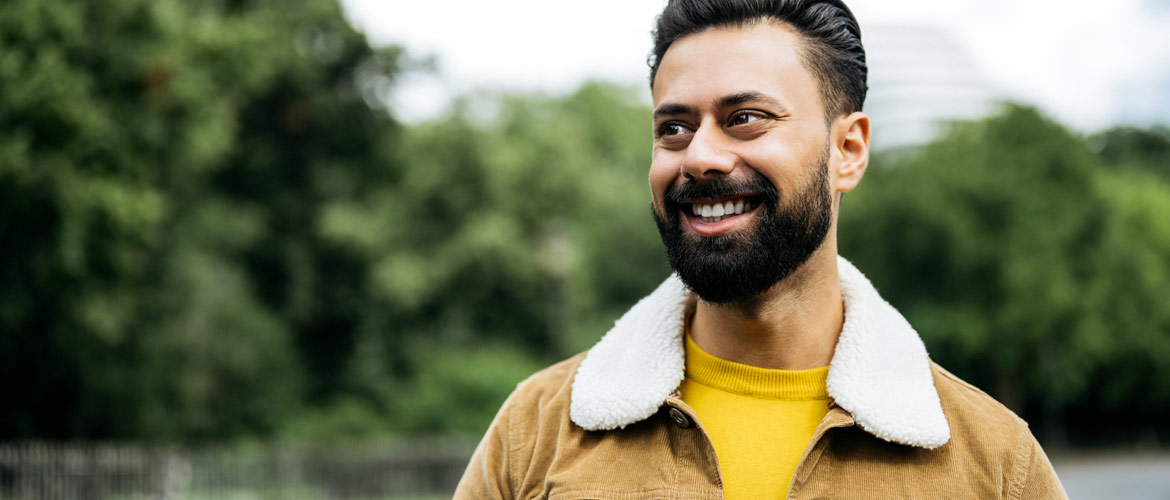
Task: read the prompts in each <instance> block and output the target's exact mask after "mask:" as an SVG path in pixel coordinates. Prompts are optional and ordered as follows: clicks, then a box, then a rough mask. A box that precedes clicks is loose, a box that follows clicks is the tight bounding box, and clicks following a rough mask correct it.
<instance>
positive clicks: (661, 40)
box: [647, 0, 867, 120]
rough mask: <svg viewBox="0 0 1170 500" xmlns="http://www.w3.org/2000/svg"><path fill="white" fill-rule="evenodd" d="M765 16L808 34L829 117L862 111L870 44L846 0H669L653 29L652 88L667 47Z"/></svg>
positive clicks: (809, 59)
mask: <svg viewBox="0 0 1170 500" xmlns="http://www.w3.org/2000/svg"><path fill="white" fill-rule="evenodd" d="M760 21H780V22H784V23H786V24H788V25H789V26H791V27H792V28H794V29H795V30H796V32H798V33H800V34H801V35H802V36H803V38H804V39H805V42H806V44H805V47H803V49H804V50H803V57H802V60H803V61H804V64H805V67H807V68H808V70H809V71H810V72H811V73H812V74H813V77H814V78H816V79H817V82H818V83H820V86H821V100H822V101H823V102H822V104H824V106H825V117H826V119H830V120H831V119H832V118H835V117H837V116H839V115H841V114H843V113H851V112H853V111H860V110H861V106H862V104H863V103H864V102H865V91H866V83H865V80H866V74H867V70H866V66H865V48H864V47H862V45H861V28H860V27H858V25H857V19H856V18H854V17H853V13H852V12H850V11H849V7H846V6H845V4H844V3H843V2H841V0H670V3H669V4H667V6H666V8H665V9H663V10H662V14H660V15H659V16H658V23H657V25H656V26H655V28H654V52H653V53H652V54H650V57H649V58H648V60H647V63H648V64H649V65H650V87H651V88H653V87H654V76H655V75H656V74H657V73H658V65H659V64H660V63H661V62H662V56H663V55H664V54H666V49H668V48H670V45H671V44H672V43H674V41H675V40H678V39H679V38H682V37H684V36H687V35H690V34H693V33H697V32H700V31H703V30H706V29H708V28H718V27H728V26H746V25H750V24H754V23H757V22H760Z"/></svg>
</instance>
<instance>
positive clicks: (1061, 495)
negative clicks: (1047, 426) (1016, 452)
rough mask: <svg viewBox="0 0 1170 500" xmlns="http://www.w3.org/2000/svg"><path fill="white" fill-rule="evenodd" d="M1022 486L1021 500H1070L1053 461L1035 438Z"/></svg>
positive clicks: (1019, 497)
mask: <svg viewBox="0 0 1170 500" xmlns="http://www.w3.org/2000/svg"><path fill="white" fill-rule="evenodd" d="M1021 486H1022V488H1021V489H1020V495H1019V496H1017V497H1016V498H1018V499H1020V500H1048V499H1058V500H1068V495H1067V494H1066V493H1065V492H1064V486H1061V484H1060V478H1058V477H1056V470H1055V469H1053V468H1052V462H1050V461H1049V460H1048V456H1047V455H1045V454H1044V450H1043V449H1041V448H1040V443H1038V442H1036V439H1035V438H1033V439H1032V453H1031V460H1029V463H1028V464H1027V465H1026V468H1025V469H1024V477H1023V478H1022V481H1021Z"/></svg>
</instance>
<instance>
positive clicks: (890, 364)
mask: <svg viewBox="0 0 1170 500" xmlns="http://www.w3.org/2000/svg"><path fill="white" fill-rule="evenodd" d="M837 268H838V269H837V271H838V275H839V276H840V280H841V296H842V298H843V300H844V305H845V324H844V326H843V327H842V329H841V336H840V338H839V339H838V340H837V348H836V351H835V352H834V353H833V360H832V361H831V362H830V364H829V377H828V382H827V386H828V392H829V396H831V397H832V398H833V399H834V400H836V403H837V405H839V406H840V407H841V408H843V409H845V410H846V411H848V412H849V413H850V414H852V415H853V420H854V421H855V422H856V423H857V425H858V426H860V427H861V428H862V429H864V430H865V431H866V432H869V433H870V434H873V435H875V436H877V437H879V438H882V439H885V440H887V441H892V442H895V443H901V444H904V445H909V446H918V447H922V448H928V449H933V448H937V447H939V446H942V445H943V444H946V442H947V441H948V440H949V439H950V435H951V432H950V427H949V426H948V425H947V419H946V417H945V416H944V415H943V411H942V406H941V405H940V404H939V399H938V392H936V391H935V388H934V379H933V378H932V376H931V371H930V358H929V357H927V354H926V347H925V346H924V345H923V344H922V340H921V339H920V338H919V337H918V333H917V332H915V331H914V329H913V328H912V327H911V326H910V324H909V323H907V322H906V319H905V318H903V317H902V315H901V314H899V313H898V311H896V310H895V309H894V308H893V306H891V305H890V304H889V303H887V302H886V301H885V300H883V299H882V298H881V296H879V295H878V293H877V290H875V289H874V288H873V285H871V284H870V283H869V280H868V279H866V278H865V276H864V275H862V274H861V271H858V270H857V268H856V267H854V266H853V264H850V263H849V262H848V261H846V260H845V259H844V258H842V257H837ZM692 300H693V296H692V295H691V293H690V291H689V290H687V288H686V286H685V285H683V283H682V281H680V280H679V279H678V277H677V276H673V275H672V276H671V277H670V278H667V280H666V281H665V282H663V283H662V284H661V285H659V287H658V289H657V290H655V291H654V292H653V293H651V294H650V295H648V296H646V297H645V298H643V299H642V300H641V301H639V302H638V303H637V304H636V305H634V307H633V308H632V309H630V310H629V312H627V313H626V314H625V315H623V316H622V317H621V319H618V320H617V322H616V323H615V324H614V327H613V329H611V330H610V331H609V332H608V333H606V334H605V336H604V337H602V339H601V341H599V342H598V343H597V345H595V346H594V347H593V349H590V350H589V353H588V354H586V356H585V359H584V360H583V361H582V362H581V366H580V367H579V368H578V369H577V376H576V378H575V379H574V380H573V392H572V402H571V404H570V408H569V416H570V418H571V419H572V420H573V422H574V423H576V424H577V425H579V426H581V427H583V428H585V429H587V430H608V429H618V428H622V427H625V426H627V425H630V424H632V423H634V422H638V421H640V420H643V419H645V418H647V417H649V416H650V415H653V414H654V413H655V412H657V411H658V409H659V407H661V406H662V404H663V403H664V402H665V401H666V398H667V397H669V396H670V394H671V393H672V392H673V391H674V390H675V389H676V388H677V387H678V386H679V384H680V383H681V382H682V380H683V374H684V370H685V359H684V356H685V355H684V353H683V341H682V335H683V326H684V325H683V321H684V320H685V318H686V310H687V305H688V303H689V302H690V301H692Z"/></svg>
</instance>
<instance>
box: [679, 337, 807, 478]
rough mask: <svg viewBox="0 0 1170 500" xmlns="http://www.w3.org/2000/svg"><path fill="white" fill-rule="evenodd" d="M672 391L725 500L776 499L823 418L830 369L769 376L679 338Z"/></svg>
mask: <svg viewBox="0 0 1170 500" xmlns="http://www.w3.org/2000/svg"><path fill="white" fill-rule="evenodd" d="M686 344H687V345H686V378H685V379H683V383H682V386H681V387H680V388H679V391H680V392H681V393H682V399H683V401H684V402H686V403H687V404H688V405H690V407H691V408H693V409H694V410H695V412H696V413H697V414H698V416H699V421H700V422H701V423H702V425H703V428H704V429H705V430H706V431H707V435H708V436H710V438H711V444H712V445H714V447H715V456H716V457H717V458H718V460H719V470H720V473H721V474H722V477H723V491H724V498H726V499H727V500H744V499H750V500H756V499H780V498H784V497H786V496H787V495H788V485H789V483H791V482H792V474H793V473H794V472H795V471H796V464H797V462H799V461H800V457H801V455H803V454H804V450H805V448H806V447H807V446H808V443H809V440H811V439H812V435H813V431H814V430H815V429H816V427H817V424H819V423H820V422H821V419H822V418H824V416H825V414H826V413H828V411H829V394H828V392H827V391H826V389H825V379H826V377H828V374H829V367H827V366H825V367H822V368H814V369H811V370H770V369H765V368H756V367H754V366H748V365H742V364H739V363H734V362H731V361H726V360H723V359H719V358H717V357H715V356H712V355H710V354H708V353H706V352H704V351H703V350H702V349H700V348H699V346H698V345H696V344H695V343H694V341H692V340H691V337H690V335H687V337H686Z"/></svg>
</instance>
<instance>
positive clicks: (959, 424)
mask: <svg viewBox="0 0 1170 500" xmlns="http://www.w3.org/2000/svg"><path fill="white" fill-rule="evenodd" d="M865 77H866V66H865V53H864V49H863V48H862V45H861V42H860V30H859V29H858V27H857V23H856V20H855V19H854V18H853V15H852V13H850V12H849V10H848V8H847V7H846V6H845V5H844V4H842V3H841V2H840V1H838V0H722V1H720V0H672V1H671V2H670V3H669V5H668V6H667V7H666V8H665V10H664V11H663V13H662V15H661V16H660V17H659V19H658V25H657V28H656V30H655V47H654V54H653V57H652V59H651V89H652V94H653V99H654V116H653V123H654V125H653V126H654V155H653V160H652V163H651V166H650V188H651V193H652V195H653V209H654V217H655V220H656V221H657V223H658V228H659V231H660V233H661V235H662V239H663V242H664V244H665V246H666V252H667V256H668V258H669V260H670V263H671V266H672V267H673V268H674V270H675V275H674V276H672V277H671V278H669V279H667V281H666V282H665V283H663V284H662V285H661V286H660V287H659V288H658V289H657V290H655V291H654V292H653V293H652V294H651V295H650V296H648V297H646V298H645V299H643V300H642V301H641V302H639V303H638V304H637V305H635V306H634V307H633V308H632V309H631V310H630V311H629V312H628V313H626V314H625V315H624V316H623V317H622V318H621V319H619V320H618V321H617V323H616V324H615V326H614V327H613V329H612V330H610V331H609V332H608V333H607V334H606V335H605V336H604V337H603V338H602V340H601V341H600V342H599V343H598V344H597V345H596V346H595V347H593V348H592V349H591V350H589V351H588V352H587V353H585V354H582V355H579V356H576V357H574V358H572V359H569V360H567V361H564V362H561V363H559V364H557V365H554V366H552V367H550V368H548V369H546V370H544V371H542V372H540V373H538V374H536V375H534V376H533V377H531V378H530V379H528V380H526V381H524V382H522V383H521V384H520V385H519V386H518V388H517V389H516V391H515V392H514V393H513V394H512V395H511V396H510V397H509V398H508V400H507V402H505V403H504V406H503V408H502V409H501V410H500V413H499V415H497V417H496V419H495V421H493V422H492V424H491V427H490V428H489V430H488V432H487V435H486V436H485V437H484V439H483V441H482V442H481V443H480V445H479V447H478V449H477V450H476V452H475V456H474V457H473V458H472V460H471V463H470V464H469V465H468V468H467V471H466V473H465V475H464V477H463V480H462V481H461V482H460V485H459V488H458V490H457V492H456V495H455V496H456V497H457V498H518V499H519V498H523V499H528V498H553V499H569V498H628V499H635V498H636V499H643V498H663V499H665V498H672V499H674V498H685V499H691V498H694V499H699V498H731V499H758V498H1064V497H1065V495H1064V492H1063V489H1062V488H1061V486H1060V483H1059V481H1058V480H1057V478H1056V475H1055V473H1054V472H1053V470H1052V467H1051V465H1050V463H1049V462H1048V459H1047V458H1046V457H1045V455H1044V452H1043V451H1042V450H1041V449H1040V447H1039V445H1038V444H1037V443H1036V441H1035V439H1034V438H1033V437H1032V435H1031V433H1030V432H1029V431H1028V428H1027V425H1026V424H1025V423H1024V422H1023V421H1022V420H1020V419H1019V418H1017V417H1016V416H1015V415H1014V414H1012V413H1011V412H1010V411H1009V410H1007V409H1006V408H1004V407H1003V406H1002V405H1000V404H998V403H996V402H995V401H994V400H993V399H991V398H990V397H988V396H987V395H986V394H984V393H982V392H980V391H979V390H978V389H976V388H974V387H972V386H970V385H968V384H966V383H964V382H963V381H961V380H959V379H958V378H956V377H955V376H954V375H951V374H950V373H948V372H946V371H945V370H943V369H942V368H940V367H938V366H937V365H934V364H933V363H931V361H930V359H929V358H928V357H927V353H926V349H925V347H924V346H923V344H922V341H921V340H920V339H919V337H918V335H917V333H916V332H915V331H914V330H913V329H912V328H911V327H910V325H909V324H908V323H907V322H906V321H905V320H904V319H903V318H902V316H901V315H900V314H899V313H898V312H897V311H895V310H894V309H893V308H892V307H891V306H890V305H889V304H887V303H886V302H885V301H884V300H882V298H881V297H880V296H879V295H878V294H877V292H876V291H875V290H874V288H873V287H872V286H871V285H870V283H869V282H868V281H867V280H866V278H865V277H864V276H863V275H862V274H861V273H860V272H859V271H858V270H857V269H856V268H854V267H853V266H852V265H851V264H849V263H848V262H847V261H845V260H844V259H842V258H840V257H838V256H837V239H836V222H837V213H838V209H839V207H840V198H841V195H842V194H843V193H845V192H848V191H850V190H852V189H853V188H854V187H856V186H857V183H858V182H859V181H860V180H861V177H862V175H863V174H864V172H865V168H866V164H867V161H868V154H869V135H870V123H869V118H868V117H866V115H865V114H863V113H861V106H862V102H863V101H864V98H865V89H866V84H865Z"/></svg>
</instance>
